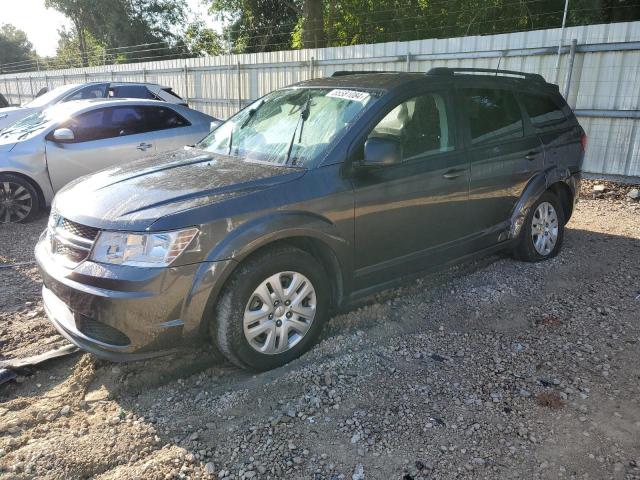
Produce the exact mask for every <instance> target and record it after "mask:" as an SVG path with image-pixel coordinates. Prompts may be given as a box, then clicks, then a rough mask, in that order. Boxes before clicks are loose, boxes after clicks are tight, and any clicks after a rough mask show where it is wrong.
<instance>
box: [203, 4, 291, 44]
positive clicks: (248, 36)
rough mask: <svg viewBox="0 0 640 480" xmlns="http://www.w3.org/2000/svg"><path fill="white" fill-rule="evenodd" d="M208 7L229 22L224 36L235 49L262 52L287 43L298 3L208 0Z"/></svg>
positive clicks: (289, 40) (289, 41)
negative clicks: (209, 3) (209, 1)
mask: <svg viewBox="0 0 640 480" xmlns="http://www.w3.org/2000/svg"><path fill="white" fill-rule="evenodd" d="M210 11H211V12H212V13H215V14H218V15H220V16H221V17H222V19H223V20H227V21H228V22H229V26H228V27H227V28H226V29H225V32H224V36H225V38H226V39H230V40H231V41H232V43H233V45H234V50H235V51H238V52H265V51H272V50H282V49H286V48H289V47H290V45H291V35H292V32H293V31H294V29H295V27H296V24H297V22H298V18H299V15H300V12H301V6H300V5H299V4H298V3H296V2H295V1H280V0H212V2H211V6H210Z"/></svg>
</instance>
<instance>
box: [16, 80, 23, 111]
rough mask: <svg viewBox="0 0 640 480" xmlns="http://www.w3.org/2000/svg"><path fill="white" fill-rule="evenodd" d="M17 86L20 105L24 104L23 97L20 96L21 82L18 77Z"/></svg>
mask: <svg viewBox="0 0 640 480" xmlns="http://www.w3.org/2000/svg"><path fill="white" fill-rule="evenodd" d="M16 86H17V87H18V103H19V104H22V95H20V80H19V79H18V77H16Z"/></svg>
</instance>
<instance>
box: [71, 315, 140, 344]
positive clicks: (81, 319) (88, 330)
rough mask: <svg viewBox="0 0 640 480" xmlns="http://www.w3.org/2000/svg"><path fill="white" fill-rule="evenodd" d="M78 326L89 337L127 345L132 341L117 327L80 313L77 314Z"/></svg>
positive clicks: (104, 341)
mask: <svg viewBox="0 0 640 480" xmlns="http://www.w3.org/2000/svg"><path fill="white" fill-rule="evenodd" d="M76 328H77V329H78V331H79V332H82V333H83V334H84V335H86V336H87V337H89V338H92V339H94V340H98V341H100V342H103V343H107V344H109V345H117V346H118V347H126V346H127V345H129V344H130V343H131V340H129V337H127V336H126V335H125V334H124V333H122V332H121V331H120V330H118V329H117V328H114V327H111V326H109V325H106V324H104V323H102V322H99V321H97V320H95V319H93V318H90V317H87V316H86V315H82V314H79V313H77V314H76Z"/></svg>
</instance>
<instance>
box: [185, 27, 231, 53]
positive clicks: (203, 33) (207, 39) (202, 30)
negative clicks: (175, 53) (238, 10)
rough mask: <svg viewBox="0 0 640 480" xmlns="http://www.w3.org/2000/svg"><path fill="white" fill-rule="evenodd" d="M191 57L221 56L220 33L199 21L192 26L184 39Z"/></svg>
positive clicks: (188, 28) (187, 30) (186, 31)
mask: <svg viewBox="0 0 640 480" xmlns="http://www.w3.org/2000/svg"><path fill="white" fill-rule="evenodd" d="M182 41H183V42H184V44H185V46H186V48H187V49H188V51H189V53H190V54H191V55H197V56H200V55H221V54H222V53H223V48H222V41H221V38H220V35H218V33H217V32H216V31H215V30H213V29H211V28H208V27H207V26H206V25H205V24H204V22H202V21H197V22H194V23H192V24H190V25H189V26H188V27H187V29H186V30H185V32H184V36H183V38H182Z"/></svg>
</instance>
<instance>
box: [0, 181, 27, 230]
mask: <svg viewBox="0 0 640 480" xmlns="http://www.w3.org/2000/svg"><path fill="white" fill-rule="evenodd" d="M33 201H34V199H33V197H32V196H31V193H30V192H29V191H28V190H27V189H26V188H24V187H23V186H22V185H20V184H18V183H14V182H0V223H15V222H20V221H21V220H24V219H25V218H27V216H28V215H29V213H30V212H31V209H32V208H33Z"/></svg>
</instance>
